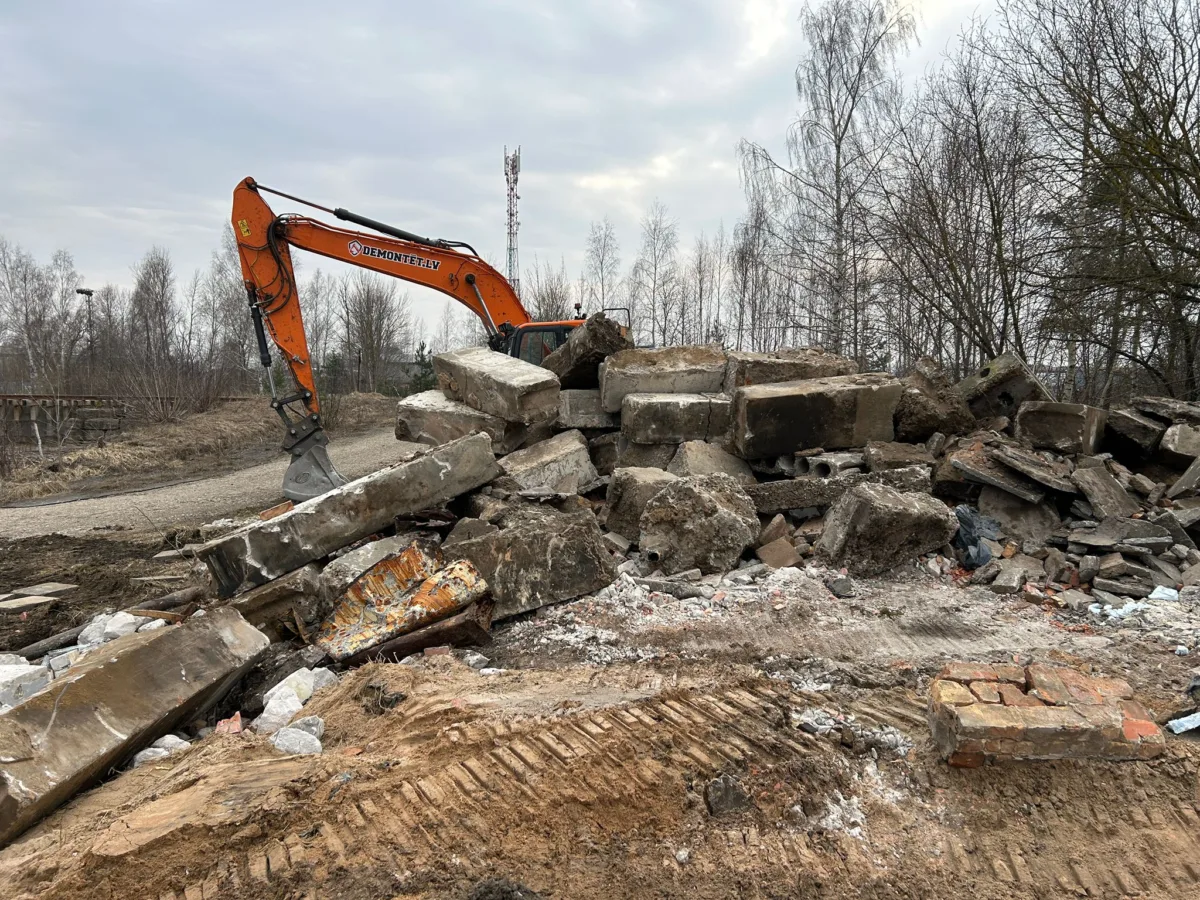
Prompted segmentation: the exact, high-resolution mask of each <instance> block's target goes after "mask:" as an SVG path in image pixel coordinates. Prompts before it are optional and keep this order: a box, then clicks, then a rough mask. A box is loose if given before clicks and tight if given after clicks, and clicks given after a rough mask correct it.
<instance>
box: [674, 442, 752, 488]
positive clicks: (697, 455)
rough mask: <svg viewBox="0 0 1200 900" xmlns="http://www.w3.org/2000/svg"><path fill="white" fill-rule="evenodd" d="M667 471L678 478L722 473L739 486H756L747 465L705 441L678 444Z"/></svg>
mask: <svg viewBox="0 0 1200 900" xmlns="http://www.w3.org/2000/svg"><path fill="white" fill-rule="evenodd" d="M667 471H668V472H670V473H671V474H672V475H678V476H679V477H680V478H685V477H687V476H688V475H715V474H717V473H718V472H723V473H724V474H726V475H729V476H731V477H732V478H733V479H734V480H735V481H737V482H738V483H739V484H743V485H752V484H758V480H757V479H756V478H755V477H754V473H753V472H752V471H750V465H749V463H747V462H746V461H745V460H744V459H738V457H736V456H734V455H733V454H732V453H729V452H728V451H726V450H724V449H723V448H721V447H718V446H717V445H716V444H710V443H708V442H706V441H686V442H685V443H682V444H680V445H679V449H678V450H676V451H675V456H674V457H672V458H671V462H670V463H668V465H667Z"/></svg>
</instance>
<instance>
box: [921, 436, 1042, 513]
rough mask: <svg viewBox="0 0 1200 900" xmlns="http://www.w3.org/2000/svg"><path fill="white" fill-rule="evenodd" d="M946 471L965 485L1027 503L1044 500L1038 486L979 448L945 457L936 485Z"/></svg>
mask: <svg viewBox="0 0 1200 900" xmlns="http://www.w3.org/2000/svg"><path fill="white" fill-rule="evenodd" d="M947 467H949V468H950V469H952V470H953V472H955V473H957V474H958V475H959V476H961V478H963V479H964V480H966V481H969V482H972V483H974V484H983V485H988V486H990V487H994V488H999V489H1000V490H1002V491H1006V492H1008V493H1010V494H1012V495H1013V496H1014V497H1020V498H1021V499H1022V500H1024V501H1025V502H1026V503H1041V502H1042V500H1044V499H1045V497H1046V492H1045V490H1044V489H1042V488H1041V486H1039V485H1038V484H1037V483H1035V482H1033V481H1031V480H1030V479H1028V478H1026V477H1025V476H1023V475H1020V474H1018V473H1017V472H1014V471H1013V470H1012V469H1009V468H1008V467H1007V466H1003V465H997V464H996V463H994V462H992V458H991V456H990V455H989V454H988V453H987V452H986V451H985V450H983V449H982V448H978V449H977V448H976V447H975V446H971V447H965V448H963V449H961V450H956V451H954V452H953V453H949V454H947V455H946V458H945V460H944V461H943V462H942V465H941V466H940V467H939V469H938V476H937V477H938V479H939V481H940V480H942V479H943V477H944V471H945V469H946V468H947ZM935 490H936V488H935Z"/></svg>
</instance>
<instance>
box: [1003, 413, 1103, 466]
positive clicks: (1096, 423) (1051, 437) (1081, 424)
mask: <svg viewBox="0 0 1200 900" xmlns="http://www.w3.org/2000/svg"><path fill="white" fill-rule="evenodd" d="M1107 418H1108V415H1107V413H1105V411H1104V410H1102V409H1097V408H1096V407H1094V406H1085V405H1083V404H1082V403H1047V402H1044V401H1037V400H1029V401H1026V402H1025V403H1022V404H1021V408H1020V409H1019V410H1017V417H1016V421H1015V423H1014V424H1015V427H1016V435H1017V438H1018V439H1019V440H1024V441H1028V442H1029V444H1030V446H1031V447H1033V448H1034V449H1035V450H1053V451H1055V452H1056V453H1065V454H1086V455H1090V454H1092V453H1095V452H1096V448H1097V446H1098V445H1099V443H1100V438H1101V437H1102V436H1103V434H1104V423H1105V421H1106V420H1107Z"/></svg>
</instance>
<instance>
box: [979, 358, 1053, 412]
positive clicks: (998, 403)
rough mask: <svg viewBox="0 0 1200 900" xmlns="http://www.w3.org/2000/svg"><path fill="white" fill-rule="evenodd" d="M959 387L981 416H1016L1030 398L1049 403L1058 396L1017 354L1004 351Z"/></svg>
mask: <svg viewBox="0 0 1200 900" xmlns="http://www.w3.org/2000/svg"><path fill="white" fill-rule="evenodd" d="M958 389H959V391H961V392H962V395H963V396H964V397H965V398H966V400H967V405H968V406H969V407H970V408H971V412H972V413H973V414H974V415H975V418H977V419H986V418H989V417H993V416H1009V417H1011V416H1013V415H1015V414H1016V412H1017V410H1018V409H1019V408H1020V406H1021V404H1022V403H1025V402H1026V401H1029V400H1034V401H1043V402H1049V401H1051V400H1053V399H1054V398H1053V397H1051V396H1050V392H1049V391H1048V390H1046V386H1045V385H1043V384H1042V383H1041V382H1040V381H1038V379H1037V378H1036V377H1035V376H1034V374H1033V372H1031V371H1030V369H1029V367H1028V366H1027V365H1025V361H1024V360H1022V359H1021V358H1020V357H1018V356H1016V355H1015V354H1013V353H1002V354H1001V355H1000V356H997V357H996V358H995V359H993V360H992V361H991V362H990V363H988V364H987V365H985V366H982V367H981V368H980V369H979V370H978V371H976V372H975V373H974V374H972V375H968V376H967V377H966V378H964V379H963V380H962V381H960V382H959V383H958Z"/></svg>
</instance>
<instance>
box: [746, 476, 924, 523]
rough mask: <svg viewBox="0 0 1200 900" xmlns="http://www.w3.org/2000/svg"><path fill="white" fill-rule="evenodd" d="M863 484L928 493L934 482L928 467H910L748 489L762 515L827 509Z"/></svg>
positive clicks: (770, 483) (802, 479)
mask: <svg viewBox="0 0 1200 900" xmlns="http://www.w3.org/2000/svg"><path fill="white" fill-rule="evenodd" d="M860 484H885V485H887V486H888V487H892V488H895V489H896V490H899V491H906V492H919V493H925V494H928V493H929V492H930V490H931V489H932V481H931V479H930V475H929V468H928V466H914V467H912V468H908V469H887V470H884V471H881V472H861V473H859V472H856V473H854V474H851V475H835V476H833V477H832V478H812V477H808V476H805V477H803V478H790V479H787V480H785V481H769V482H767V483H765V484H756V485H751V486H749V487H747V488H746V492H747V493H748V494H749V495H750V499H751V500H752V501H753V502H754V508H755V509H756V510H757V511H758V512H759V513H761V514H763V515H772V514H774V513H777V512H784V511H786V510H789V509H809V508H815V509H827V508H828V507H830V506H833V504H835V503H837V501H838V500H839V499H841V497H842V495H843V494H845V493H846V492H847V491H849V490H850V489H851V488H854V487H856V486H858V485H860Z"/></svg>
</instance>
